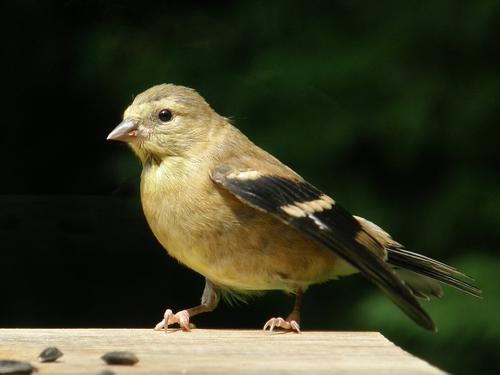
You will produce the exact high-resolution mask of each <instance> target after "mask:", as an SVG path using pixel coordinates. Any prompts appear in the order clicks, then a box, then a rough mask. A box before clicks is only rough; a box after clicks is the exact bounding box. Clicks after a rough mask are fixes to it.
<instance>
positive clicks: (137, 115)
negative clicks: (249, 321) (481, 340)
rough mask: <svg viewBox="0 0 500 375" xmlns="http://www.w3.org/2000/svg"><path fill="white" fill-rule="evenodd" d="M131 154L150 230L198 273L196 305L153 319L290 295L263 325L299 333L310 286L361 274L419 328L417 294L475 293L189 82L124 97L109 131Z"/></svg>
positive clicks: (184, 320)
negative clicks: (358, 212) (263, 295)
mask: <svg viewBox="0 0 500 375" xmlns="http://www.w3.org/2000/svg"><path fill="white" fill-rule="evenodd" d="M108 139H109V140H118V141H123V142H127V143H128V144H129V145H130V147H131V148H132V150H133V151H134V152H135V154H136V155H137V156H138V157H139V159H140V161H141V162H142V166H143V170H142V175H141V186H140V191H141V202H142V207H143V210H144V214H145V217H146V219H147V221H148V224H149V226H150V227H151V230H152V231H153V234H154V235H155V236H156V238H157V239H158V241H159V242H160V243H161V245H163V247H164V248H165V249H166V250H167V252H168V253H169V255H170V256H172V257H174V258H175V259H177V260H178V261H179V262H181V263H183V264H184V265H186V266H187V267H189V268H191V269H192V270H194V271H196V272H198V273H200V274H201V275H203V276H204V277H205V279H206V284H205V289H204V292H203V296H202V298H201V303H200V305H198V306H195V307H191V308H188V309H185V310H181V311H179V312H177V313H174V312H172V310H170V309H167V310H166V311H165V314H164V317H163V320H162V321H161V322H160V323H158V324H157V325H156V327H155V329H157V330H162V329H163V330H165V332H167V328H168V327H169V326H170V325H172V324H179V326H180V327H181V328H182V329H183V330H186V331H188V330H189V329H190V318H191V317H193V316H194V315H197V314H199V313H202V312H207V311H211V310H213V309H215V308H216V306H217V304H218V302H219V300H220V297H221V295H222V294H224V293H230V294H236V295H238V296H245V295H247V294H251V293H255V292H257V291H266V290H283V291H286V292H289V293H293V294H295V305H294V308H293V311H292V312H291V313H290V315H289V316H288V317H287V318H285V319H283V318H281V317H276V318H271V319H269V320H268V321H267V322H266V323H265V325H264V330H266V329H269V330H270V331H273V330H274V329H275V328H281V329H283V330H290V331H294V332H300V302H301V297H302V294H303V293H304V292H305V291H306V290H307V288H308V287H309V285H311V284H316V283H321V282H325V281H327V280H334V279H336V278H338V277H339V276H346V275H350V274H354V273H358V272H360V273H361V274H363V275H364V276H365V277H366V278H367V279H368V280H370V281H372V282H373V283H375V284H376V285H377V286H378V287H379V288H380V289H381V290H382V291H383V292H384V293H385V294H386V295H387V296H388V297H389V298H390V299H391V300H392V301H393V302H394V303H395V304H396V305H397V306H398V307H399V308H400V309H401V310H402V311H403V312H404V313H405V314H407V315H408V316H409V317H410V318H411V319H413V320H414V321H415V322H416V323H417V324H419V325H420V326H422V327H423V328H425V329H428V330H431V331H435V330H436V326H435V324H434V322H433V321H432V319H431V318H430V317H429V315H428V314H427V313H426V312H425V311H424V310H423V309H422V307H421V306H420V304H419V302H418V301H417V299H416V297H419V298H425V299H429V297H431V296H434V297H441V295H442V289H441V286H440V284H439V282H442V283H445V284H448V285H450V286H452V287H455V288H457V289H459V290H461V291H463V292H466V293H469V294H472V295H474V296H480V295H481V290H480V289H478V288H476V287H474V286H472V285H470V284H469V283H468V282H466V281H463V280H462V278H464V277H466V276H465V274H463V273H462V272H460V271H458V270H456V269H455V268H453V267H451V266H448V265H446V264H444V263H441V262H439V261H437V260H434V259H431V258H428V257H426V256H424V255H420V254H417V253H414V252H410V251H408V250H406V249H405V248H404V246H403V245H401V244H400V243H398V242H396V241H394V240H393V239H392V238H391V236H390V235H389V234H387V233H386V232H385V231H384V230H382V229H381V228H380V227H378V226H377V225H375V224H373V223H371V222H369V221H368V220H366V219H363V218H361V217H358V216H353V215H351V214H350V213H349V212H348V211H347V210H345V209H344V208H343V207H342V206H341V205H339V204H338V203H337V202H336V201H335V200H334V199H333V198H331V197H330V196H328V195H327V194H325V193H323V192H321V191H320V190H319V189H318V188H316V187H315V186H313V185H312V184H310V183H308V182H307V181H305V180H304V179H303V178H302V177H300V176H299V175H298V174H297V173H295V172H294V171H293V170H292V169H290V168H289V167H287V166H286V165H284V164H282V163H281V162H280V161H279V160H278V159H276V158H275V157H273V156H272V155H270V154H269V153H267V152H266V151H264V150H262V149H261V148H259V147H258V146H256V145H255V144H254V143H252V142H251V141H250V140H249V139H248V138H247V137H246V136H245V135H243V134H242V133H241V132H240V131H239V130H238V129H236V128H235V127H234V126H233V125H231V124H230V123H229V121H228V120H227V119H226V118H224V117H222V116H220V115H218V114H217V113H216V112H215V111H214V110H213V109H212V108H211V107H210V106H209V105H208V104H207V102H206V101H205V100H204V99H203V98H202V97H201V96H200V95H199V94H198V93H197V92H196V91H195V90H193V89H190V88H187V87H183V86H176V85H173V84H161V85H157V86H154V87H151V88H150V89H148V90H146V91H144V92H143V93H141V94H140V95H138V96H137V97H135V99H134V101H133V103H132V104H131V105H130V106H129V107H128V108H127V109H126V110H125V113H124V115H123V121H122V122H121V123H120V124H119V125H118V126H117V127H116V128H115V129H114V130H113V131H112V132H111V133H110V134H109V135H108Z"/></svg>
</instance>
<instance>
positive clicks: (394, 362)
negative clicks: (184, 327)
mask: <svg viewBox="0 0 500 375" xmlns="http://www.w3.org/2000/svg"><path fill="white" fill-rule="evenodd" d="M47 346H57V347H58V348H59V349H60V350H61V351H62V352H63V353H64V356H63V357H62V358H60V359H59V361H58V362H55V363H39V362H38V361H37V357H38V354H39V353H40V352H41V351H42V350H43V349H44V348H45V347H47ZM115 350H127V351H132V352H133V353H135V354H136V355H137V356H138V357H139V363H137V364H136V365H135V366H108V365H106V364H104V362H103V361H102V360H101V359H100V357H101V356H102V355H103V354H104V353H106V352H108V351H115ZM0 359H17V360H24V361H29V362H31V364H32V365H34V366H35V367H37V368H38V370H39V371H38V373H37V374H98V373H99V372H100V371H102V370H104V369H112V370H113V371H114V373H115V374H117V375H120V374H278V373H279V374H306V373H307V374H321V373H323V374H332V373H335V374H363V373H365V374H405V375H407V374H443V372H441V371H440V370H438V369H437V368H435V367H432V366H431V365H429V364H428V363H426V362H424V361H423V360H420V359H418V358H416V357H413V356H412V355H410V354H408V353H406V352H405V351H403V350H402V349H400V348H398V347H397V346H395V345H394V344H393V343H391V342H390V341H388V340H387V339H386V338H385V337H384V336H382V335H381V334H379V333H376V332H303V333H302V334H294V333H286V334H283V333H273V334H270V333H268V332H263V331H260V330H252V331H248V330H205V329H195V330H193V331H192V332H190V333H186V332H181V331H172V332H170V333H168V334H165V333H163V332H156V331H153V330H151V329H0Z"/></svg>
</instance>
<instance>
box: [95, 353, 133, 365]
mask: <svg viewBox="0 0 500 375" xmlns="http://www.w3.org/2000/svg"><path fill="white" fill-rule="evenodd" d="M101 359H102V360H103V361H105V362H106V363H107V364H108V365H135V364H136V363H137V362H139V358H137V357H136V355H135V354H134V353H131V352H109V353H106V354H104V355H103V356H102V357H101Z"/></svg>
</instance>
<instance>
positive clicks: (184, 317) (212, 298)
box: [154, 279, 220, 333]
mask: <svg viewBox="0 0 500 375" xmlns="http://www.w3.org/2000/svg"><path fill="white" fill-rule="evenodd" d="M219 300H220V292H219V289H218V288H217V286H215V285H214V284H213V283H212V282H211V281H210V280H208V279H205V289H204V290H203V295H202V296H201V304H199V305H198V306H195V307H191V308H189V309H186V310H181V311H179V312H177V313H175V314H174V313H173V312H172V310H170V309H167V310H166V311H165V314H164V315H163V320H162V321H161V322H160V323H158V324H157V325H156V326H155V328H154V329H155V330H156V331H160V330H162V329H164V330H165V333H167V329H168V326H169V325H171V324H175V323H177V324H179V326H180V327H181V328H182V330H183V331H190V330H191V327H190V323H189V318H190V317H192V316H195V315H198V314H201V313H204V312H208V311H212V310H214V309H215V308H216V307H217V305H218V304H219Z"/></svg>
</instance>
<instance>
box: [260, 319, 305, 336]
mask: <svg viewBox="0 0 500 375" xmlns="http://www.w3.org/2000/svg"><path fill="white" fill-rule="evenodd" d="M268 328H269V332H273V331H274V329H275V328H281V329H284V330H285V331H291V332H297V333H300V325H299V323H297V321H295V320H285V319H283V318H271V319H269V320H268V321H267V322H266V324H264V328H263V330H264V331H265V330H267V329H268Z"/></svg>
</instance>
